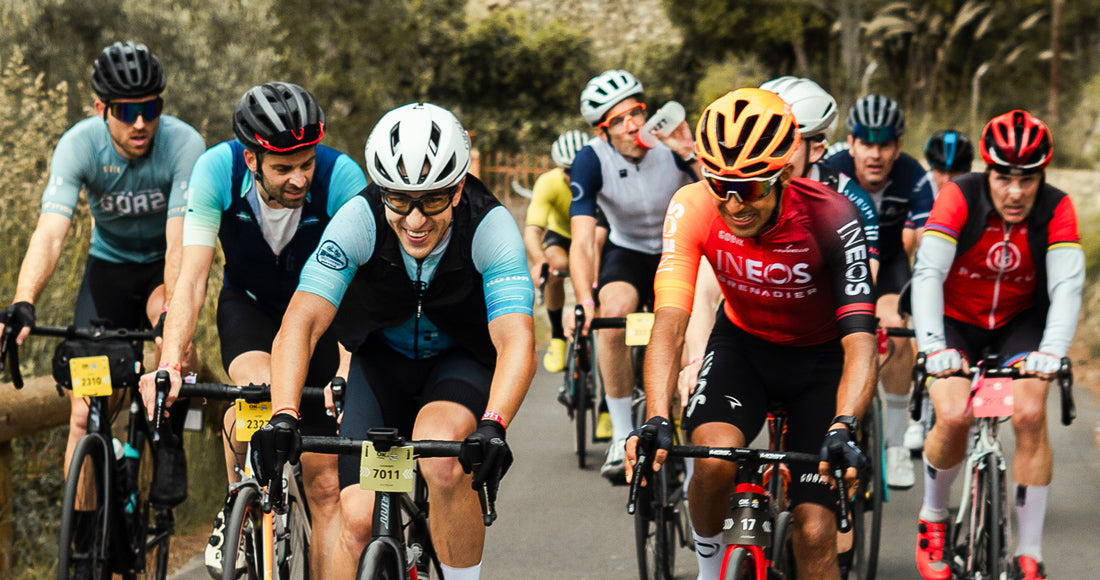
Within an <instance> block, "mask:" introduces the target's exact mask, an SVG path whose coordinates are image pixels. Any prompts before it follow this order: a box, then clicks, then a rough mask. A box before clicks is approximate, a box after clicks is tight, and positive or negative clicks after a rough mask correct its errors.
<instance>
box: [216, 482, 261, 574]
mask: <svg viewBox="0 0 1100 580" xmlns="http://www.w3.org/2000/svg"><path fill="white" fill-rule="evenodd" d="M263 549H264V540H263V508H262V506H261V505H260V491H259V490H258V489H256V488H255V487H252V486H245V487H242V488H240V489H239V490H238V491H237V497H235V498H234V499H233V508H232V509H230V510H229V521H227V522H226V523H225V537H224V539H223V540H222V580H238V579H240V578H245V579H246V580H258V579H259V578H262V577H263ZM238 564H240V565H242V566H243V568H244V569H243V570H241V566H238Z"/></svg>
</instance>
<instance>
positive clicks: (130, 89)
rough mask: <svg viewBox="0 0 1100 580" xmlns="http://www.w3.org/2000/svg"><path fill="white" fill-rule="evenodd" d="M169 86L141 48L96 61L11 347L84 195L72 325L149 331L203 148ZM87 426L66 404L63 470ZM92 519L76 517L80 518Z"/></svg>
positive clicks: (45, 203) (60, 155)
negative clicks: (84, 240) (85, 231)
mask: <svg viewBox="0 0 1100 580" xmlns="http://www.w3.org/2000/svg"><path fill="white" fill-rule="evenodd" d="M166 84H167V79H166V76H165V74H164V70H163V69H162V67H161V64H160V61H159V60H158V59H157V57H156V56H155V55H154V54H153V53H152V52H151V51H150V50H149V48H148V47H146V46H145V45H144V44H137V43H133V42H115V43H113V44H111V45H109V46H107V47H105V48H104V49H103V51H102V52H101V53H100V55H99V56H98V57H97V58H96V60H95V63H94V65H93V69H92V90H93V91H95V94H96V100H95V102H94V103H93V106H94V108H95V112H96V117H92V118H88V119H84V120H83V121H80V122H79V123H77V124H76V125H74V126H73V127H72V128H71V129H69V130H68V131H67V132H66V133H65V134H64V135H63V136H62V137H61V140H60V141H58V143H57V147H56V148H55V149H54V154H53V159H52V161H51V163H50V178H49V181H48V185H47V187H46V190H45V192H44V193H43V195H42V215H41V216H40V217H39V218H38V225H37V226H36V227H35V230H34V234H33V235H32V237H31V241H30V246H29V247H28V248H27V253H26V256H25V257H24V258H23V265H22V267H21V268H20V270H19V278H18V283H17V286H16V290H15V296H14V298H13V300H12V302H13V304H12V305H11V306H9V307H8V309H7V311H6V312H5V315H4V318H3V320H0V328H2V329H4V330H7V331H9V332H11V331H13V332H14V333H15V341H16V343H17V344H22V343H23V340H24V339H25V338H26V337H27V335H28V334H29V332H30V328H29V327H31V326H33V325H34V323H35V310H34V304H35V301H36V300H37V298H38V296H39V294H40V293H41V292H42V289H43V288H44V287H45V286H46V283H47V282H48V281H49V279H50V277H51V276H52V275H53V271H54V269H55V268H56V266H57V261H58V258H59V256H60V253H61V247H62V242H63V241H64V238H65V235H66V234H67V233H68V231H69V227H70V225H71V224H72V219H73V212H74V211H75V209H76V205H77V201H78V199H79V197H80V190H81V189H83V190H84V192H85V195H86V196H87V199H88V206H89V208H90V209H91V214H92V220H93V227H92V240H91V247H90V249H89V251H88V261H87V265H86V266H85V269H84V278H83V280H82V282H81V285H80V291H79V294H78V295H77V300H76V309H75V313H74V315H73V324H74V325H76V326H78V327H86V326H88V325H90V324H91V323H92V321H107V322H108V323H109V324H111V325H113V326H116V327H119V328H149V327H151V325H152V324H154V323H155V322H156V321H157V319H158V316H159V315H160V313H161V311H162V310H163V305H164V303H165V300H166V294H170V292H168V290H169V289H170V288H171V281H172V280H173V279H174V278H175V275H176V269H177V267H178V257H177V256H176V255H174V252H173V251H172V250H173V249H174V247H175V246H176V244H175V243H174V240H175V239H177V238H178V236H179V235H180V231H181V230H182V225H183V214H184V209H185V204H186V195H187V184H188V182H189V179H190V176H191V168H192V166H193V165H194V164H195V160H196V159H197V158H198V157H199V155H200V154H201V153H202V152H203V150H204V149H205V147H206V145H205V143H204V142H203V139H202V136H200V135H199V133H198V132H197V131H195V129H193V128H192V127H191V126H190V125H188V124H186V123H184V122H183V121H180V120H179V119H177V118H175V117H172V116H169V115H164V114H161V113H162V111H163V108H164V101H163V99H161V97H160V94H161V93H162V92H163V91H164V87H165V85H166ZM166 282H168V283H167V284H166ZM182 360H183V359H181V361H182ZM183 415H184V414H183V413H180V419H182V418H183ZM87 427H88V403H87V402H86V401H85V399H84V398H81V397H73V399H72V411H71V414H70V416H69V438H68V442H67V444H66V446H65V472H66V473H68V470H69V465H68V463H69V459H70V458H71V456H72V452H73V449H74V447H75V446H76V443H77V442H78V441H79V440H80V438H81V437H83V436H84V435H85V433H86V432H87ZM179 428H182V423H181V424H180V425H179ZM173 457H178V458H180V459H182V455H178V456H176V455H173ZM177 482H178V481H177ZM160 491H161V492H162V493H161V496H160V497H159V498H158V499H160V500H162V501H163V502H164V503H169V504H174V503H178V502H179V501H182V500H183V498H182V497H180V495H181V494H182V495H186V491H187V489H186V481H185V480H184V481H183V484H182V489H179V488H178V487H176V488H175V489H172V490H168V489H162V490H160ZM90 515H91V514H87V513H82V512H78V517H85V516H90ZM77 527H78V528H80V529H90V528H92V527H93V526H92V525H91V524H90V523H89V524H88V525H87V526H82V525H78V526H77ZM90 539H91V538H89V540H90Z"/></svg>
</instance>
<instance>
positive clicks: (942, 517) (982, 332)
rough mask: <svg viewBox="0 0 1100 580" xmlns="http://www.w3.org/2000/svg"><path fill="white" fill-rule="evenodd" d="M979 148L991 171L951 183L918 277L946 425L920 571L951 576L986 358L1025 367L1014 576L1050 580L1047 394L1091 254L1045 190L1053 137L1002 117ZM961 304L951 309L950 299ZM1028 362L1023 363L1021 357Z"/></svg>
mask: <svg viewBox="0 0 1100 580" xmlns="http://www.w3.org/2000/svg"><path fill="white" fill-rule="evenodd" d="M979 148H980V151H981V154H982V159H983V160H985V163H986V171H985V173H970V174H968V175H965V176H963V177H959V178H957V179H955V180H954V181H952V182H950V183H948V184H946V185H944V187H943V189H942V190H940V195H939V197H938V198H937V199H936V204H935V206H933V208H932V215H931V216H930V217H929V219H928V223H927V225H926V226H925V233H926V234H927V235H926V236H925V238H926V239H925V241H924V242H923V243H922V244H921V248H920V251H919V252H918V260H917V263H916V268H915V271H914V272H913V322H914V324H915V326H916V330H917V346H918V347H919V348H920V350H921V352H924V353H926V356H927V359H926V368H927V370H928V373H929V374H930V375H934V376H939V377H945V378H941V379H939V380H937V381H935V382H934V383H932V385H931V387H930V389H929V396H930V397H931V399H932V404H933V406H934V408H935V414H936V423H935V425H934V426H933V427H932V430H931V432H929V433H928V438H927V440H926V441H925V445H924V465H925V476H924V504H923V506H922V507H921V511H920V523H919V529H918V536H917V550H916V557H917V567H918V569H919V570H920V573H921V575H922V576H923V577H924V578H929V579H932V578H949V577H950V576H951V572H950V569H949V568H948V566H947V563H946V562H945V561H944V557H943V546H944V534H945V531H946V520H947V515H948V514H947V495H948V493H949V492H950V487H951V482H952V481H953V480H954V479H955V476H956V475H957V474H958V472H959V467H960V466H961V464H962V460H963V458H964V456H965V454H966V441H967V431H968V430H969V428H970V426H971V424H972V422H973V419H972V416H971V413H970V410H969V408H968V399H969V393H970V390H969V383H968V381H967V380H966V379H964V378H961V377H954V376H950V375H951V374H952V373H953V372H954V371H958V370H960V369H961V370H964V371H965V370H966V369H967V368H968V363H969V362H971V361H976V360H978V357H980V356H981V354H982V351H983V350H984V349H990V350H992V352H993V353H997V354H1000V355H1001V356H1002V357H1004V358H1006V359H1007V362H1008V364H1012V363H1018V362H1022V364H1023V371H1024V374H1025V375H1026V376H1027V377H1028V378H1023V379H1020V380H1017V381H1014V382H1013V389H1012V390H1013V394H1014V397H1013V399H1014V404H1013V407H1014V410H1013V415H1012V426H1013V430H1014V431H1015V433H1016V455H1015V460H1014V462H1013V466H1012V474H1013V479H1014V480H1015V481H1016V493H1014V494H1010V495H1009V497H1015V498H1016V515H1017V520H1018V524H1019V536H1018V539H1017V545H1016V552H1015V554H1016V557H1015V559H1014V572H1015V573H1016V576H1014V577H1015V578H1025V579H1028V580H1031V579H1035V578H1045V577H1046V576H1045V575H1044V573H1043V565H1042V551H1041V540H1042V534H1043V518H1044V515H1045V512H1046V502H1047V494H1048V491H1049V486H1050V481H1051V474H1052V471H1053V462H1054V458H1053V454H1052V451H1051V447H1050V440H1049V439H1048V437H1047V427H1046V395H1047V390H1048V388H1049V386H1050V383H1049V381H1050V379H1051V378H1052V376H1053V375H1054V373H1055V372H1056V371H1057V370H1058V368H1059V365H1060V359H1061V358H1062V357H1063V356H1065V354H1066V351H1067V350H1068V349H1069V345H1070V342H1071V340H1072V339H1073V334H1074V332H1075V330H1076V328H1077V315H1078V312H1079V311H1080V308H1081V289H1082V286H1083V284H1084V278H1085V255H1084V252H1083V251H1082V249H1081V244H1080V235H1079V233H1078V228H1077V217H1076V213H1075V211H1074V208H1073V202H1072V201H1070V198H1069V196H1067V195H1066V194H1065V193H1063V192H1062V191H1060V190H1058V189H1057V188H1055V187H1053V186H1051V185H1049V184H1048V183H1046V176H1045V171H1044V170H1045V168H1046V166H1047V164H1048V163H1050V158H1051V155H1052V153H1053V138H1052V136H1051V134H1050V130H1049V129H1047V127H1046V125H1044V124H1043V122H1042V121H1040V120H1039V119H1036V118H1035V117H1033V116H1031V115H1030V114H1028V113H1027V112H1025V111H1019V110H1016V111H1011V112H1008V113H1005V114H1003V115H1000V116H998V117H994V118H993V119H992V120H991V121H990V122H989V123H988V124H987V125H986V126H985V129H984V130H983V131H982V137H981V141H980V142H979ZM946 295H950V296H952V299H951V300H950V301H946V300H944V297H945V296H946ZM1017 353H1020V354H1017Z"/></svg>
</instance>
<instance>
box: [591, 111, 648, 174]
mask: <svg viewBox="0 0 1100 580" xmlns="http://www.w3.org/2000/svg"><path fill="white" fill-rule="evenodd" d="M640 104H641V103H640V102H639V101H638V99H635V98H634V97H628V98H626V99H625V100H623V101H622V102H621V103H619V104H617V105H615V106H614V107H612V108H611V110H610V111H608V112H607V116H606V117H605V118H604V122H605V123H608V126H606V127H599V128H597V133H599V134H601V135H604V136H605V137H606V139H607V141H608V143H611V146H612V147H614V148H615V150H616V151H618V152H619V154H621V155H622V156H623V157H627V158H630V159H641V158H642V157H645V153H646V150H645V149H644V148H643V147H642V146H641V145H638V141H637V137H636V135H637V134H638V130H639V129H641V128H642V125H645V121H646V114H645V111H644V110H639V109H638V105H640Z"/></svg>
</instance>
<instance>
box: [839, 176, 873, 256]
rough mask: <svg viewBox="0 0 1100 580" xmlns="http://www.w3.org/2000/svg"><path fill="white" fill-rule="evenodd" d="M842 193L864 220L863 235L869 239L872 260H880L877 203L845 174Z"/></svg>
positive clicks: (868, 245)
mask: <svg viewBox="0 0 1100 580" xmlns="http://www.w3.org/2000/svg"><path fill="white" fill-rule="evenodd" d="M839 187H840V193H843V194H844V196H845V197H847V198H848V199H849V200H850V201H851V202H852V204H854V205H855V206H856V210H858V211H859V216H860V218H862V219H863V233H864V236H866V238H867V249H868V251H869V252H870V253H871V257H872V258H876V259H877V258H878V212H877V211H875V202H874V201H873V200H872V199H871V196H870V195H869V194H868V193H867V191H866V190H865V189H863V188H862V187H860V186H859V184H858V183H856V182H855V180H854V179H851V178H849V177H848V176H847V175H844V174H843V173H841V174H840V183H839Z"/></svg>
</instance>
